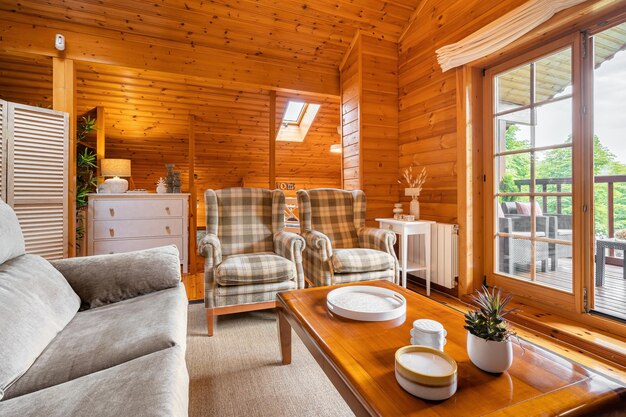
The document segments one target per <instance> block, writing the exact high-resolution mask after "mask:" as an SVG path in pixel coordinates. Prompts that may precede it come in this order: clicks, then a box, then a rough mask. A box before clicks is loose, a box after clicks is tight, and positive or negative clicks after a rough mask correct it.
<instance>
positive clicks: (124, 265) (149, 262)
mask: <svg viewBox="0 0 626 417" xmlns="http://www.w3.org/2000/svg"><path fill="white" fill-rule="evenodd" d="M51 263H52V265H53V266H54V267H55V268H56V269H58V270H59V271H60V272H61V273H62V274H63V276H64V277H65V279H67V281H68V282H69V283H70V285H71V286H72V288H73V289H74V291H76V293H77V294H78V295H79V296H80V299H81V300H82V309H88V308H94V307H99V306H103V305H106V304H111V303H116V302H118V301H122V300H127V299H129V298H133V297H137V296H139V295H142V294H148V293H151V292H155V291H159V290H164V289H166V288H172V287H175V286H177V285H178V284H179V283H180V280H181V277H180V260H179V257H178V249H177V248H176V246H174V245H172V246H163V247H160V248H154V249H146V250H140V251H135V252H127V253H118V254H115V255H97V256H87V257H84V258H71V259H63V260H59V261H51Z"/></svg>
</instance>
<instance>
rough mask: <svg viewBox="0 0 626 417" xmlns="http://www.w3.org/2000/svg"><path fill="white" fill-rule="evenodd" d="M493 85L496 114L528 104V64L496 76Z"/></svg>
mask: <svg viewBox="0 0 626 417" xmlns="http://www.w3.org/2000/svg"><path fill="white" fill-rule="evenodd" d="M495 83H496V91H497V93H496V94H497V100H496V113H500V112H503V111H507V110H511V109H514V108H516V107H522V106H528V105H529V104H530V64H528V65H524V66H523V67H519V68H516V69H514V70H512V71H509V72H507V73H504V74H501V75H498V76H497V77H496V79H495Z"/></svg>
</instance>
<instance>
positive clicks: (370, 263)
mask: <svg viewBox="0 0 626 417" xmlns="http://www.w3.org/2000/svg"><path fill="white" fill-rule="evenodd" d="M365 205H366V200H365V194H364V193H363V191H360V190H357V191H344V190H337V189H326V188H321V189H315V190H307V191H305V190H300V191H298V209H299V210H300V234H301V235H302V237H303V238H304V240H305V241H306V247H305V249H304V255H303V261H304V262H303V263H304V274H305V276H306V277H307V278H308V279H309V280H310V281H311V282H312V284H313V285H315V286H323V285H333V284H341V283H346V282H354V281H369V280H374V279H387V280H389V281H392V282H398V279H399V270H400V268H399V266H398V259H397V258H396V255H395V252H394V250H393V244H394V243H395V241H396V235H395V233H393V232H391V231H389V230H383V229H377V228H372V227H365Z"/></svg>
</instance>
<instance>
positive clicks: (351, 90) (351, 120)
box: [341, 38, 363, 190]
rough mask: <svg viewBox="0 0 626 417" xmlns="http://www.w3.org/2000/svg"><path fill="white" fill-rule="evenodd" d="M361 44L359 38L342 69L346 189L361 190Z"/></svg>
mask: <svg viewBox="0 0 626 417" xmlns="http://www.w3.org/2000/svg"><path fill="white" fill-rule="evenodd" d="M360 55H361V43H360V42H359V40H358V38H357V39H356V40H355V42H354V43H353V46H352V48H351V49H350V51H349V52H348V55H347V56H346V58H345V61H344V63H343V66H342V67H341V129H342V132H343V133H342V148H343V153H342V158H343V172H342V178H343V188H344V189H346V190H360V189H361V188H362V187H363V185H362V177H361V157H362V155H361V141H360V131H361V119H360V115H361V107H360V95H361V58H360Z"/></svg>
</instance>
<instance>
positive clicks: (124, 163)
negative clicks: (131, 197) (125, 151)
mask: <svg viewBox="0 0 626 417" xmlns="http://www.w3.org/2000/svg"><path fill="white" fill-rule="evenodd" d="M100 172H101V174H102V176H103V177H113V178H109V179H107V180H105V181H104V183H105V184H107V185H108V186H109V190H110V192H111V193H114V194H121V193H125V192H126V191H127V190H128V181H126V180H125V179H123V178H120V177H130V159H103V160H102V161H101V164H100Z"/></svg>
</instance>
